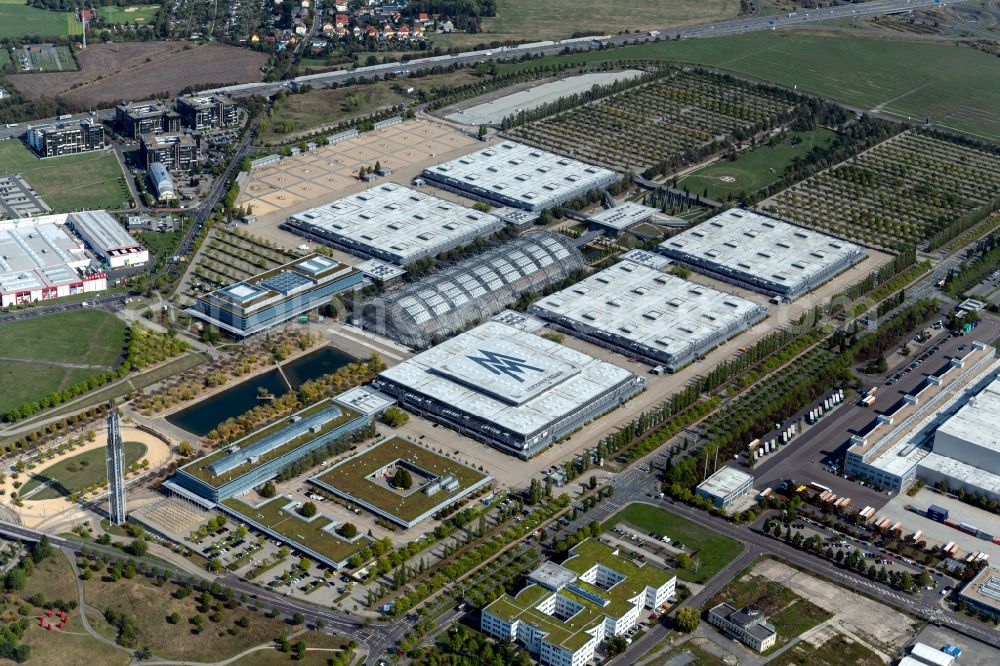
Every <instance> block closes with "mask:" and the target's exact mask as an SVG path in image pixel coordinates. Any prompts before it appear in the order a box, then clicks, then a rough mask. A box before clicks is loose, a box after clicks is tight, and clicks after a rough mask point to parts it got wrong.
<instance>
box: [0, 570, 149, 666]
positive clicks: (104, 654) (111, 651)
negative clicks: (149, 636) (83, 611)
mask: <svg viewBox="0 0 1000 666" xmlns="http://www.w3.org/2000/svg"><path fill="white" fill-rule="evenodd" d="M35 594H42V595H43V596H44V597H45V599H46V600H47V601H55V600H62V601H70V600H76V599H77V594H76V581H75V579H74V578H73V572H72V570H71V569H70V566H69V562H68V561H67V560H66V557H65V556H64V555H63V554H62V553H60V552H58V551H57V552H56V553H55V554H54V555H53V556H52V557H49V558H47V559H45V560H43V561H42V562H41V563H39V564H38V565H37V566H36V567H35V570H34V572H33V573H32V574H31V576H29V577H28V581H27V585H26V586H25V588H24V590H23V591H21V592H20V593H19V596H20V598H21V599H27V598H28V597H31V596H34V595H35ZM7 600H8V601H9V602H11V603H10V604H7V603H5V604H4V605H3V606H2V608H3V609H4V611H5V614H6V611H7V610H8V609H10V610H11V612H12V613H13V609H14V608H16V606H15V605H14V602H16V603H17V604H19V603H20V599H15V598H14V597H13V596H11V597H9V598H8V599H7ZM32 610H33V613H32V615H30V616H29V619H30V620H31V621H32V622H31V624H30V625H29V627H28V630H27V631H26V632H25V634H24V641H23V642H24V643H25V644H26V645H29V646H30V647H31V658H30V659H29V660H28V662H27V663H30V664H87V663H89V664H101V666H104V664H108V665H109V666H116V665H119V664H120V665H121V666H125V664H128V663H129V662H130V661H131V660H130V658H129V654H128V653H126V652H123V651H120V650H116V649H115V648H113V647H110V646H108V645H105V644H103V643H101V642H100V641H97V640H95V639H93V638H91V637H90V636H89V635H87V634H86V633H84V630H83V627H82V626H81V623H80V610H79V608H77V609H76V610H73V611H72V612H70V613H69V616H70V619H69V624H67V625H66V627H65V630H64V631H57V630H55V629H53V630H52V631H48V630H47V629H44V628H42V627H39V626H38V620H37V619H36V618H37V617H38V615H39V614H41V612H42V609H40V608H34V609H32ZM15 617H16V614H15ZM13 663H14V662H12V661H7V660H5V659H0V664H2V665H4V666H5V665H6V664H13Z"/></svg>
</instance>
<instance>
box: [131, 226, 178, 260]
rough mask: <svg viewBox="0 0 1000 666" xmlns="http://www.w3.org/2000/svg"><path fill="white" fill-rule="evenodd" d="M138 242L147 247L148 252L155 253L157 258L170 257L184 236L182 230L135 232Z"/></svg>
mask: <svg viewBox="0 0 1000 666" xmlns="http://www.w3.org/2000/svg"><path fill="white" fill-rule="evenodd" d="M137 236H138V240H139V242H141V243H142V244H143V245H145V246H146V247H147V248H149V252H150V254H154V255H156V257H157V258H158V259H161V260H162V259H164V258H167V257H172V256H173V255H174V254H175V253H176V252H177V248H178V246H180V244H181V239H182V238H184V232H183V231H163V232H160V231H143V232H142V233H139V234H137Z"/></svg>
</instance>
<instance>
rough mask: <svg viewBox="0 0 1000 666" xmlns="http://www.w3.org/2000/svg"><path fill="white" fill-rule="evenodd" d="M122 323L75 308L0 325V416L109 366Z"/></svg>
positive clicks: (120, 339)
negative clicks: (1, 358) (0, 358)
mask: <svg viewBox="0 0 1000 666" xmlns="http://www.w3.org/2000/svg"><path fill="white" fill-rule="evenodd" d="M124 345H125V324H124V323H123V322H121V321H120V320H119V319H118V318H116V317H114V316H113V315H110V314H108V313H106V312H103V311H101V310H76V311H72V312H60V313H57V314H53V315H46V316H44V317H34V318H32V319H24V320H21V321H15V322H11V323H6V324H2V325H0V349H2V350H3V351H2V353H0V356H2V357H3V360H0V414H2V413H6V412H7V411H9V410H10V409H13V408H14V407H17V406H18V405H21V404H23V403H25V402H32V401H34V400H38V399H40V398H43V397H45V396H46V395H48V394H49V393H52V392H54V391H58V390H63V389H66V388H69V387H70V386H72V385H74V384H76V383H79V382H81V381H84V380H86V379H89V378H90V377H94V376H96V375H99V374H101V373H103V372H105V371H107V370H108V369H110V368H112V367H113V366H114V365H115V362H116V361H117V359H118V357H119V354H121V352H122V349H123V347H124Z"/></svg>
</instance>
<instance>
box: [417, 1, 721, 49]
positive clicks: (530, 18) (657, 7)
mask: <svg viewBox="0 0 1000 666" xmlns="http://www.w3.org/2000/svg"><path fill="white" fill-rule="evenodd" d="M739 11H740V3H739V1H738V0H671V2H661V1H658V0H633V1H632V2H628V3H614V2H602V1H601V0H576V1H574V0H549V1H548V2H535V1H534V0H500V2H497V15H496V16H495V17H487V18H483V19H482V21H481V28H480V31H479V32H478V33H476V34H468V33H452V34H449V35H433V38H432V40H431V41H432V44H433V45H434V46H440V47H441V48H450V47H453V46H455V47H467V46H474V45H476V44H482V43H484V42H485V43H489V42H493V41H508V40H515V41H518V40H520V41H528V42H533V41H537V40H540V39H562V38H564V37H570V36H572V34H573V33H574V32H587V31H591V32H594V33H595V34H596V33H599V34H602V35H606V34H615V33H617V32H619V31H622V30H625V31H628V32H632V31H633V30H650V29H653V28H657V29H658V28H662V27H664V26H680V25H689V24H692V23H703V22H707V21H718V20H722V19H727V18H734V17H735V16H736V15H737V14H738V13H739ZM568 16H571V17H572V18H573V20H572V21H567V20H566V18H567V17H568Z"/></svg>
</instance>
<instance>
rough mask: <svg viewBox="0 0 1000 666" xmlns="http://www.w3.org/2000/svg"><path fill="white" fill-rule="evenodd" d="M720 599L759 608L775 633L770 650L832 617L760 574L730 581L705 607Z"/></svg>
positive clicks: (720, 601)
mask: <svg viewBox="0 0 1000 666" xmlns="http://www.w3.org/2000/svg"><path fill="white" fill-rule="evenodd" d="M723 602H726V603H728V604H729V605H731V606H735V607H736V608H743V607H744V606H746V605H748V604H754V605H756V606H759V607H760V608H761V610H762V611H763V612H764V614H765V615H767V616H768V617H769V618H770V622H771V624H773V625H774V628H775V629H776V630H777V632H778V642H777V643H776V644H775V646H774V647H773V648H771V651H776V650H778V649H780V648H781V646H783V645H785V644H787V643H788V642H789V641H790V640H792V639H793V638H796V637H797V636H799V635H801V634H802V633H804V632H806V631H808V630H809V629H812V628H813V627H815V626H816V625H818V624H820V623H822V622H825V621H826V620H828V619H830V617H831V616H832V615H831V613H829V612H828V611H825V610H823V609H822V608H820V607H819V606H817V605H816V604H814V603H812V602H811V601H808V600H806V599H803V598H802V597H800V596H799V595H797V594H795V593H794V592H792V591H791V590H790V589H788V588H787V587H785V586H784V585H782V584H780V583H776V582H774V581H769V580H765V579H764V578H761V577H759V576H744V577H743V578H741V579H739V580H736V581H733V582H732V583H730V584H729V585H727V586H726V587H724V588H723V589H722V591H721V592H719V593H718V594H717V595H715V596H714V597H713V598H712V600H711V601H709V602H708V604H706V608H711V607H712V606H715V605H717V604H720V603H723ZM842 663H853V662H842Z"/></svg>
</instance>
